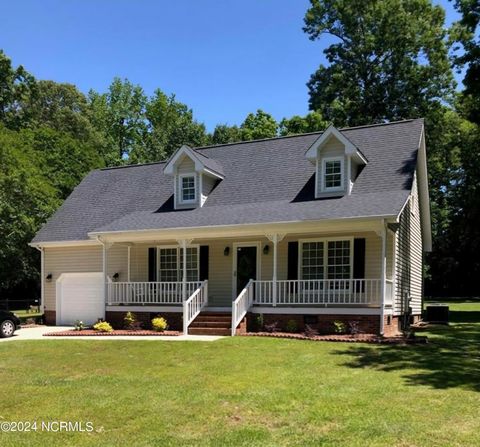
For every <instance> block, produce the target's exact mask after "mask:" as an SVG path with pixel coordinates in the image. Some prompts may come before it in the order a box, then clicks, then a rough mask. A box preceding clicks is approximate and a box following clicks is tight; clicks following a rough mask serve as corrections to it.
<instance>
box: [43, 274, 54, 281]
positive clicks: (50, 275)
mask: <svg viewBox="0 0 480 447" xmlns="http://www.w3.org/2000/svg"><path fill="white" fill-rule="evenodd" d="M45 279H46V280H47V282H51V281H52V274H51V273H49V274H48V275H47V276H46V277H45Z"/></svg>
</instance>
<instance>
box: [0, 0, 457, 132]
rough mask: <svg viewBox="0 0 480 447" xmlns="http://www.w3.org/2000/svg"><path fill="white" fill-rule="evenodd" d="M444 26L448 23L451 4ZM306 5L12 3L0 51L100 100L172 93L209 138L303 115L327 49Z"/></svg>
mask: <svg viewBox="0 0 480 447" xmlns="http://www.w3.org/2000/svg"><path fill="white" fill-rule="evenodd" d="M437 3H441V4H442V5H443V6H444V7H445V8H446V9H447V22H451V21H452V20H454V19H455V18H456V14H455V12H454V10H453V7H452V5H451V3H450V2H448V1H447V0H441V1H438V2H437ZM308 5H309V2H308V0H241V1H239V0H174V1H171V0H170V1H169V0H42V1H38V0H28V1H27V0H16V1H5V2H1V3H0V17H2V25H1V27H0V48H1V49H3V50H4V52H5V53H6V54H7V55H8V56H9V57H10V58H12V60H13V63H14V65H18V64H22V65H23V66H24V67H25V68H26V69H27V70H28V71H30V72H31V73H32V74H34V75H35V76H36V77H37V78H39V79H53V80H55V81H58V82H70V83H73V84H75V85H77V86H78V87H79V88H80V89H81V90H82V91H84V92H87V91H88V90H89V89H90V88H93V89H95V90H97V91H100V92H103V91H105V90H106V89H107V87H108V85H109V84H110V82H111V81H112V79H113V77H114V76H120V77H122V78H128V79H130V81H132V82H133V83H136V84H140V85H141V86H142V87H143V88H144V89H145V91H146V93H147V94H151V93H152V92H153V90H154V89H155V88H161V89H162V90H163V91H164V92H166V93H175V94H176V96H177V99H178V100H180V101H182V102H184V103H186V104H188V106H189V107H191V108H192V109H193V111H194V114H195V117H196V118H197V119H198V120H199V121H202V122H204V123H205V124H206V126H207V128H208V129H209V130H212V129H213V128H214V126H215V124H217V123H228V124H240V123H241V122H242V121H243V119H244V118H245V116H246V115H247V113H249V112H252V111H255V110H256V109H258V108H261V109H263V110H265V111H267V112H269V113H271V114H272V115H273V116H274V117H275V118H276V119H281V118H283V117H285V116H291V115H294V114H305V113H306V112H307V110H308V94H307V88H306V86H305V83H306V82H307V81H308V79H309V77H310V75H311V74H312V73H313V72H314V71H315V69H316V68H317V67H318V65H319V64H320V63H321V62H323V61H324V58H323V53H322V49H323V48H324V47H325V46H327V45H328V44H329V43H331V39H330V38H329V37H326V38H325V39H323V40H322V42H318V41H317V42H312V41H310V40H309V39H308V38H307V36H306V34H304V33H303V31H302V26H303V16H304V14H305V11H306V10H307V8H308Z"/></svg>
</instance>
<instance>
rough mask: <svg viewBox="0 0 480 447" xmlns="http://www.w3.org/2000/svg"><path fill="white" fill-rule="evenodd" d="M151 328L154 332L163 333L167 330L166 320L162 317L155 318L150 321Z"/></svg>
mask: <svg viewBox="0 0 480 447" xmlns="http://www.w3.org/2000/svg"><path fill="white" fill-rule="evenodd" d="M152 328H153V330H154V331H157V332H163V331H165V330H167V329H168V324H167V320H165V318H162V317H157V318H154V319H153V320H152Z"/></svg>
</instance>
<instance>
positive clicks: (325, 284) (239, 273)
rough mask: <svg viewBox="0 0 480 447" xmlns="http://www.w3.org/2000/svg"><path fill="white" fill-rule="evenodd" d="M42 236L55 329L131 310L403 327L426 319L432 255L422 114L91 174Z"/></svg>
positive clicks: (208, 324) (220, 329)
mask: <svg viewBox="0 0 480 447" xmlns="http://www.w3.org/2000/svg"><path fill="white" fill-rule="evenodd" d="M31 245H33V246H35V247H37V248H38V249H39V250H41V255H42V256H41V263H42V268H41V272H42V273H41V275H42V304H43V307H44V310H45V316H46V321H47V322H48V323H50V324H72V323H73V322H74V321H75V320H77V319H79V320H83V321H84V322H86V323H92V322H95V321H97V319H99V318H105V319H106V320H107V321H110V322H112V323H113V324H121V321H122V318H123V316H124V314H125V312H127V311H133V312H135V313H136V314H137V316H138V317H139V318H140V319H143V320H145V321H147V320H149V319H150V318H152V317H153V316H154V315H158V314H161V315H163V316H165V317H166V318H167V320H168V322H169V323H170V325H171V326H172V327H178V328H182V327H183V330H184V331H185V332H187V331H188V332H189V333H191V334H208V333H212V334H216V333H219V334H230V333H232V334H235V333H236V332H238V331H244V330H245V326H246V322H247V323H249V322H250V321H253V320H255V318H256V317H258V315H259V314H262V316H263V320H264V322H265V323H267V322H273V321H276V322H278V324H280V325H285V324H286V323H287V322H288V321H289V320H294V321H295V322H296V324H297V326H298V327H299V328H300V329H301V328H302V327H304V326H305V325H306V324H308V325H312V326H317V327H318V328H319V330H328V328H329V327H331V325H332V322H333V321H335V320H340V321H343V322H345V323H348V322H352V321H355V322H356V323H355V324H358V325H359V326H360V329H361V330H364V331H367V332H375V333H380V334H386V335H387V334H391V333H394V332H396V331H397V330H398V328H399V327H400V325H401V324H402V322H403V321H405V319H406V318H408V319H411V320H415V319H418V317H419V316H420V313H421V306H422V264H423V253H424V252H427V251H429V250H430V249H431V225H430V208H429V196H428V184H427V165H426V153H425V134H424V125H423V120H421V119H415V120H405V121H399V122H392V123H388V124H376V125H370V126H360V127H352V128H346V129H336V128H335V127H333V126H330V127H329V128H328V129H327V130H325V131H324V132H315V133H309V134H303V135H295V136H287V137H279V138H271V139H264V140H257V141H250V142H240V143H232V144H223V145H218V146H208V147H202V148H196V149H192V148H190V147H187V146H183V147H181V148H179V149H178V150H177V151H176V152H175V153H174V154H173V156H172V157H171V158H170V159H169V160H168V161H166V162H159V163H149V164H142V165H133V166H122V167H115V168H105V169H99V170H95V171H93V172H91V173H90V174H89V175H88V176H87V177H86V178H85V179H84V180H83V181H82V182H81V183H80V184H79V185H78V186H77V187H76V188H75V190H74V191H73V192H72V194H71V195H70V197H69V198H68V199H67V200H66V201H65V202H64V203H63V205H62V206H61V207H60V209H59V210H58V211H57V212H56V213H55V214H54V216H53V217H52V218H51V219H50V220H49V221H48V222H47V223H46V224H45V225H44V227H43V228H42V229H41V230H40V231H39V232H38V234H37V235H36V236H35V238H34V239H33V241H32V243H31Z"/></svg>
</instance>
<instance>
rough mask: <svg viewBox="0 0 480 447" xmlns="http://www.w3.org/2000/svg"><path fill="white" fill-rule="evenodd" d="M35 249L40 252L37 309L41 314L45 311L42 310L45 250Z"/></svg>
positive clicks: (41, 248) (37, 247)
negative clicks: (38, 301)
mask: <svg viewBox="0 0 480 447" xmlns="http://www.w3.org/2000/svg"><path fill="white" fill-rule="evenodd" d="M35 248H36V249H37V250H38V251H39V252H40V303H39V305H38V308H39V309H40V311H41V312H43V311H44V310H45V309H44V308H43V303H44V302H45V301H44V300H45V248H44V247H40V246H38V245H36V246H35Z"/></svg>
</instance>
